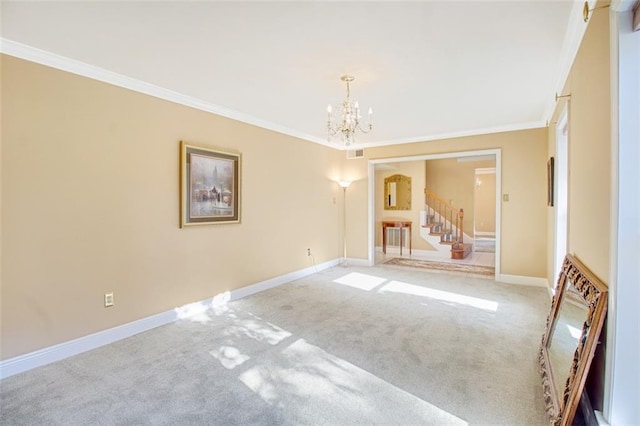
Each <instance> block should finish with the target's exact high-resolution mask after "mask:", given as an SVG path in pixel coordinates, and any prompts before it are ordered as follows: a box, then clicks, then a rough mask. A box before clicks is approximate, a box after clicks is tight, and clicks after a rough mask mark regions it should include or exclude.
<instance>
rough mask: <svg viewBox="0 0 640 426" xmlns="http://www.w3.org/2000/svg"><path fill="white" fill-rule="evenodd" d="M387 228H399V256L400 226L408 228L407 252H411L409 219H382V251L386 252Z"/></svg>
mask: <svg viewBox="0 0 640 426" xmlns="http://www.w3.org/2000/svg"><path fill="white" fill-rule="evenodd" d="M387 228H400V256H402V234H403V232H402V228H409V254H411V221H410V220H383V221H382V252H383V253H384V254H387Z"/></svg>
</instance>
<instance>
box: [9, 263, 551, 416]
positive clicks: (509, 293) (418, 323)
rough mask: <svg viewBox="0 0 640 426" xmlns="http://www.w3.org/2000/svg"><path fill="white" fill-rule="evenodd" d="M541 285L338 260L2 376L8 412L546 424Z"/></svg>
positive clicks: (544, 304) (544, 302)
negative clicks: (329, 266)
mask: <svg viewBox="0 0 640 426" xmlns="http://www.w3.org/2000/svg"><path fill="white" fill-rule="evenodd" d="M548 306H549V299H548V296H547V294H546V290H545V289H542V288H535V287H526V286H510V285H508V284H502V283H496V282H494V281H492V280H488V279H482V278H468V277H462V276H456V275H450V274H435V273H429V272H425V271H424V270H418V269H410V268H389V267H383V266H380V267H371V268H364V267H348V268H340V267H336V268H333V269H330V270H326V271H323V272H321V273H318V274H315V275H311V276H309V277H306V278H303V279H300V280H297V281H294V282H292V283H289V284H285V285H282V286H279V287H276V288H273V289H271V290H268V291H265V292H262V293H258V294H255V295H253V296H250V297H247V298H244V299H241V300H237V301H234V302H230V303H228V304H226V305H224V306H220V307H218V308H216V309H213V310H209V311H206V312H203V313H200V314H198V315H195V316H192V317H190V318H185V319H182V320H179V321H177V322H175V323H172V324H170V325H167V326H164V327H159V328H156V329H154V330H151V331H148V332H145V333H142V334H139V335H137V336H133V337H131V338H128V339H125V340H122V341H119V342H117V343H114V344H111V345H109V346H105V347H103V348H100V349H96V350H93V351H91V352H87V353H84V354H81V355H78V356H76V357H73V358H70V359H67V360H64V361H61V362H58V363H55V364H51V365H48V366H45V367H42V368H39V369H36V370H32V371H29V372H26V373H22V374H19V375H16V376H13V377H9V378H7V379H5V380H3V381H1V382H0V424H2V425H65V426H68V425H82V426H86V425H225V426H226V425H340V426H345V425H360V424H362V425H372V424H381V425H382V424H384V425H467V424H473V425H545V424H547V417H546V413H545V404H544V400H543V396H542V384H541V379H540V375H539V373H538V361H537V352H538V345H539V342H540V337H541V335H542V332H543V329H544V322H545V319H546V314H547V310H548Z"/></svg>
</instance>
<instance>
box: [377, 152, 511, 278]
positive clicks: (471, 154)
mask: <svg viewBox="0 0 640 426" xmlns="http://www.w3.org/2000/svg"><path fill="white" fill-rule="evenodd" d="M489 155H493V156H495V161H496V253H495V279H498V278H499V277H500V274H501V263H500V251H501V250H500V248H501V245H502V244H501V240H502V238H501V230H500V224H501V223H502V219H501V217H502V214H501V213H502V202H501V201H502V200H501V198H502V197H501V194H502V149H500V148H494V149H483V150H477V151H463V152H446V153H440V154H421V155H413V156H407V157H394V158H377V159H375V160H369V161H368V167H367V168H368V181H369V182H368V183H369V190H368V195H367V199H368V252H369V253H368V254H369V256H368V264H369V266H373V265H374V264H375V243H376V240H375V235H376V233H375V232H376V229H375V226H376V223H375V201H376V197H375V195H376V194H375V166H376V164H385V163H401V162H407V161H426V160H440V159H444V158H459V157H479V156H489Z"/></svg>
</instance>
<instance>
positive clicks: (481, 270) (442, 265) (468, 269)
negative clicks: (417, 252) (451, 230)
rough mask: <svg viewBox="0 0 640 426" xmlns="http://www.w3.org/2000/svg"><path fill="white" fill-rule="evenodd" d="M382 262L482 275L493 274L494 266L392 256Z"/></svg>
mask: <svg viewBox="0 0 640 426" xmlns="http://www.w3.org/2000/svg"><path fill="white" fill-rule="evenodd" d="M384 264H385V265H398V266H409V267H411V268H422V269H431V270H438V271H451V272H462V273H465V274H475V275H482V276H484V277H490V276H493V275H495V268H494V267H493V266H482V265H469V264H464V263H449V262H435V261H432V260H421V259H406V258H400V257H394V258H391V259H389V260H387V261H385V262H384Z"/></svg>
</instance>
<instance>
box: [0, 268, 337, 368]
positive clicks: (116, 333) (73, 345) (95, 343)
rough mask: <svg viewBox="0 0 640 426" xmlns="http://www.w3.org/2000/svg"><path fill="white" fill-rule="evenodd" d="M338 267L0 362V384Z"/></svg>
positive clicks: (262, 284) (303, 273) (276, 281)
mask: <svg viewBox="0 0 640 426" xmlns="http://www.w3.org/2000/svg"><path fill="white" fill-rule="evenodd" d="M338 263H339V259H333V260H330V261H328V262H324V263H321V264H320V265H316V266H311V267H308V268H305V269H301V270H299V271H294V272H290V273H288V274H284V275H281V276H279V277H275V278H271V279H268V280H266V281H262V282H259V283H256V284H253V285H250V286H247V287H243V288H239V289H236V290H232V291H230V292H229V293H228V294H225V295H218V296H216V297H214V298H211V299H205V300H201V301H199V302H195V303H191V304H189V305H185V306H183V307H179V308H175V309H172V310H169V311H165V312H161V313H159V314H156V315H152V316H149V317H146V318H142V319H140V320H137V321H132V322H130V323H127V324H122V325H119V326H117V327H113V328H109V329H107V330H103V331H99V332H97V333H93V334H90V335H88V336H83V337H79V338H77V339H73V340H70V341H67V342H64V343H60V344H57V345H54V346H50V347H48V348H44V349H40V350H37V351H34V352H30V353H28V354H24V355H20V356H17V357H14V358H9V359H7V360H4V361H0V380H1V379H4V378H7V377H10V376H13V375H15V374H19V373H22V372H25V371H28V370H32V369H34V368H37V367H42V366H44V365H47V364H51V363H53V362H56V361H61V360H63V359H65V358H69V357H71V356H74V355H78V354H81V353H83V352H87V351H90V350H92V349H96V348H99V347H101V346H105V345H108V344H111V343H113V342H116V341H118V340H122V339H126V338H127V337H131V336H134V335H136V334H139V333H142V332H145V331H148V330H151V329H153V328H156V327H160V326H163V325H166V324H169V323H171V322H173V321H176V320H177V319H180V318H186V317H188V316H190V315H194V314H197V313H200V312H202V311H205V310H206V309H209V308H211V306H212V305H213V304H214V303H215V301H216V300H219V299H218V298H220V297H221V296H223V297H221V299H220V300H222V301H227V300H237V299H241V298H243V297H247V296H250V295H252V294H255V293H258V292H261V291H264V290H268V289H270V288H273V287H277V286H279V285H282V284H286V283H288V282H291V281H293V280H296V279H299V278H303V277H306V276H308V275H312V274H314V273H316V272H319V271H322V270H324V269H328V268H331V267H333V266H336V265H338Z"/></svg>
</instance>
